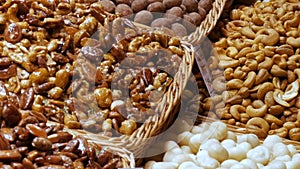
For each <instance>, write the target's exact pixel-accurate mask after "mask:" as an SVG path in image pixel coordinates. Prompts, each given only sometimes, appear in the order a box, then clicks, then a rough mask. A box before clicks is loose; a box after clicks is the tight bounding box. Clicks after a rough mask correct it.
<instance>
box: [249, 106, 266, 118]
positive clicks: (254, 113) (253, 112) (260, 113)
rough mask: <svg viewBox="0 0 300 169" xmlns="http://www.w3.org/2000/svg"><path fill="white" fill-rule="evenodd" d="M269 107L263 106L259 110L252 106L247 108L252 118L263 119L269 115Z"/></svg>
mask: <svg viewBox="0 0 300 169" xmlns="http://www.w3.org/2000/svg"><path fill="white" fill-rule="evenodd" d="M267 110H268V107H267V105H265V104H264V105H263V106H261V107H259V108H254V107H253V106H252V105H249V106H247V108H246V113H247V114H248V115H249V116H250V117H263V116H264V115H265V114H266V113H267Z"/></svg>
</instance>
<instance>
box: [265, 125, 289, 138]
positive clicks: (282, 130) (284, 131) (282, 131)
mask: <svg viewBox="0 0 300 169" xmlns="http://www.w3.org/2000/svg"><path fill="white" fill-rule="evenodd" d="M288 132H289V131H288V129H287V128H286V127H281V128H279V129H275V130H270V131H269V132H268V133H269V135H277V136H279V137H282V138H285V137H286V136H287V135H288Z"/></svg>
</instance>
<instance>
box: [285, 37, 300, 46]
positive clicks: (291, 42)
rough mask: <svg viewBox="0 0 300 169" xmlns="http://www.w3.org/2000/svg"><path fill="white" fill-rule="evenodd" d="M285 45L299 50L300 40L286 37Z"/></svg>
mask: <svg viewBox="0 0 300 169" xmlns="http://www.w3.org/2000/svg"><path fill="white" fill-rule="evenodd" d="M286 43H287V44H289V45H291V46H293V47H295V48H300V38H294V37H288V38H287V39H286Z"/></svg>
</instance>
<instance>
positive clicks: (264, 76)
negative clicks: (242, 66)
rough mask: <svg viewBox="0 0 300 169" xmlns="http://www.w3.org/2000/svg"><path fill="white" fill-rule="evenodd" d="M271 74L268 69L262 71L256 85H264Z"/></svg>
mask: <svg viewBox="0 0 300 169" xmlns="http://www.w3.org/2000/svg"><path fill="white" fill-rule="evenodd" d="M269 77H270V74H269V72H268V70H267V69H260V70H259V71H258V73H257V75H256V78H255V85H258V84H262V83H263V82H265V81H266V80H268V79H269Z"/></svg>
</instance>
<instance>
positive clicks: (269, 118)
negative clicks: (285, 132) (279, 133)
mask: <svg viewBox="0 0 300 169" xmlns="http://www.w3.org/2000/svg"><path fill="white" fill-rule="evenodd" d="M264 119H265V120H266V121H267V122H268V123H269V124H271V123H275V124H277V125H278V126H282V125H283V121H281V120H280V119H278V118H277V117H275V116H274V115H272V114H266V115H265V117H264Z"/></svg>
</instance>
